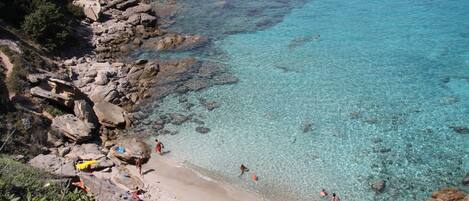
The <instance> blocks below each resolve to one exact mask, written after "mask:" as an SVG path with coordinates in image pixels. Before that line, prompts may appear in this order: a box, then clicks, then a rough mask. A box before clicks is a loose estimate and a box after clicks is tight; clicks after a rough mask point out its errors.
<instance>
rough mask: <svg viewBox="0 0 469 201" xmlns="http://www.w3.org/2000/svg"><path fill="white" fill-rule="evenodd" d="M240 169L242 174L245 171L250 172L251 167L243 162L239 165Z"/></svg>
mask: <svg viewBox="0 0 469 201" xmlns="http://www.w3.org/2000/svg"><path fill="white" fill-rule="evenodd" d="M239 169H240V170H241V174H240V175H239V176H241V175H243V174H244V173H245V172H249V168H247V167H246V166H244V164H241V166H240V167H239Z"/></svg>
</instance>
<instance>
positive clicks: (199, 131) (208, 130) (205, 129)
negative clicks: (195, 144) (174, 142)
mask: <svg viewBox="0 0 469 201" xmlns="http://www.w3.org/2000/svg"><path fill="white" fill-rule="evenodd" d="M195 131H197V132H198V133H202V134H206V133H208V132H210V129H209V128H207V127H202V126H198V127H197V128H195Z"/></svg>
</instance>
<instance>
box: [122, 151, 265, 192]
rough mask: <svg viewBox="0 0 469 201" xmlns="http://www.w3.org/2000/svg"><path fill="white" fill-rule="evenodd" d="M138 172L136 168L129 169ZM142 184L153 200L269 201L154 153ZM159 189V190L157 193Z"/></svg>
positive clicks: (144, 167)
mask: <svg viewBox="0 0 469 201" xmlns="http://www.w3.org/2000/svg"><path fill="white" fill-rule="evenodd" d="M129 170H131V171H132V172H133V173H135V174H138V173H137V169H136V168H135V166H131V167H129ZM142 172H144V176H143V183H144V186H145V188H148V192H146V196H149V199H150V200H161V201H163V200H165V201H167V199H168V198H171V199H172V200H177V201H210V200H213V201H245V200H249V201H267V200H266V199H263V198H262V197H261V196H260V195H259V194H257V193H255V192H252V191H249V190H247V189H241V188H239V187H236V186H234V185H232V184H228V183H225V182H222V181H218V180H215V179H212V178H204V177H205V176H201V175H200V173H198V172H196V170H194V169H192V168H189V167H186V166H185V165H183V164H181V163H179V162H177V161H176V160H174V159H171V158H169V157H168V156H164V155H163V156H159V155H157V154H152V157H151V158H150V159H149V161H148V162H147V163H145V164H143V166H142ZM155 189H158V190H155ZM162 192H163V193H162Z"/></svg>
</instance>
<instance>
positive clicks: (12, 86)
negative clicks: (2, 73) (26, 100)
mask: <svg viewBox="0 0 469 201" xmlns="http://www.w3.org/2000/svg"><path fill="white" fill-rule="evenodd" d="M0 51H2V52H3V53H5V55H7V56H8V58H10V61H11V63H12V64H13V69H12V72H11V75H10V76H9V77H8V78H7V79H6V80H5V84H6V86H7V89H8V91H11V92H14V93H17V94H19V93H22V92H23V90H24V89H25V88H26V85H27V83H26V82H25V81H24V80H25V79H26V77H27V76H28V71H27V69H26V68H25V67H24V65H23V60H22V59H21V55H19V54H18V53H16V52H13V51H11V50H10V48H8V46H1V45H0Z"/></svg>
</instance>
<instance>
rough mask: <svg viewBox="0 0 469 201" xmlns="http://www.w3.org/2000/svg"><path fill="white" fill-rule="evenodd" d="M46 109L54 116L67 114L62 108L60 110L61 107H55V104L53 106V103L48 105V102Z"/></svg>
mask: <svg viewBox="0 0 469 201" xmlns="http://www.w3.org/2000/svg"><path fill="white" fill-rule="evenodd" d="M44 110H45V111H46V112H47V113H49V114H51V115H52V116H54V117H56V116H61V115H64V114H66V113H65V112H63V111H62V110H60V109H58V108H56V107H54V106H52V105H48V104H47V105H45V106H44Z"/></svg>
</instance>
